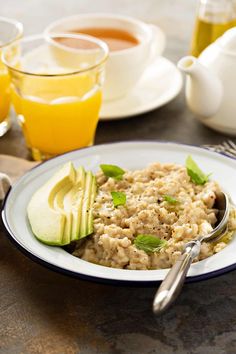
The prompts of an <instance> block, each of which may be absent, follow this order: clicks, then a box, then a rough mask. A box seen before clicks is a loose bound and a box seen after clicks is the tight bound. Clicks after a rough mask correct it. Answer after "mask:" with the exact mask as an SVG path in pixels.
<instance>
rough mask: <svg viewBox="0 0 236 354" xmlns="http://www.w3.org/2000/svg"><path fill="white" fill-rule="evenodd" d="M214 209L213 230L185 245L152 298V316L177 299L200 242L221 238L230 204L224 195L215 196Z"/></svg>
mask: <svg viewBox="0 0 236 354" xmlns="http://www.w3.org/2000/svg"><path fill="white" fill-rule="evenodd" d="M214 208H216V209H218V210H219V212H218V214H217V224H216V226H215V228H214V230H212V231H211V232H210V233H209V234H207V235H205V236H199V237H198V238H197V239H196V240H193V241H190V242H188V243H186V245H185V246H184V250H183V252H182V254H181V256H180V257H179V259H178V260H177V262H176V263H175V264H174V266H173V267H172V268H171V269H170V271H169V272H168V273H167V276H166V277H165V279H164V280H163V281H162V283H161V285H160V287H159V289H158V291H157V293H156V295H155V297H154V301H153V312H154V314H156V315H159V314H160V313H162V312H164V311H165V310H166V309H167V308H168V307H169V306H170V305H171V304H172V303H173V302H174V300H175V299H176V298H177V296H178V294H179V293H180V290H181V289H182V286H183V283H184V280H185V277H186V275H187V272H188V270H189V268H190V265H191V263H192V261H193V259H194V258H195V257H197V256H198V255H199V253H200V247H201V242H202V241H205V242H208V241H212V240H214V241H216V240H217V239H220V238H221V237H222V235H223V233H224V231H225V230H226V228H227V222H228V218H229V211H230V202H229V198H228V196H227V195H226V194H225V193H223V192H221V193H218V194H217V195H216V200H215V204H214Z"/></svg>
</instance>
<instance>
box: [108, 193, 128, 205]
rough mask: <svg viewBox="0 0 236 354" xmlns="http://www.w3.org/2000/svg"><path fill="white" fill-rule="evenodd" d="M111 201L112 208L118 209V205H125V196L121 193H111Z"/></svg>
mask: <svg viewBox="0 0 236 354" xmlns="http://www.w3.org/2000/svg"><path fill="white" fill-rule="evenodd" d="M111 196H112V200H113V204H114V207H115V208H116V207H118V206H119V205H125V203H126V195H125V193H122V192H111Z"/></svg>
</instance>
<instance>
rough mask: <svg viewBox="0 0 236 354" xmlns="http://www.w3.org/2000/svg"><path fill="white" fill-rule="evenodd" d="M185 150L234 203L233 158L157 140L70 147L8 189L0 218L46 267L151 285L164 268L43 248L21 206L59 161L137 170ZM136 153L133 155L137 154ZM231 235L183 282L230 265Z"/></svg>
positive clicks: (180, 159)
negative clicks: (122, 265)
mask: <svg viewBox="0 0 236 354" xmlns="http://www.w3.org/2000/svg"><path fill="white" fill-rule="evenodd" d="M189 154H191V155H192V156H193V158H194V159H195V160H196V162H197V163H199V164H200V165H201V167H202V169H203V170H205V171H209V172H212V178H214V179H215V180H216V181H218V182H219V184H220V185H221V186H222V187H223V189H225V191H226V192H228V193H229V195H230V196H231V198H232V200H233V202H236V189H235V179H236V161H234V160H232V159H230V158H227V157H225V156H222V155H220V154H217V153H214V152H211V151H207V150H204V149H202V148H198V147H192V146H187V145H181V144H175V143H162V142H128V143H126V142H125V143H114V144H106V145H98V146H93V147H90V148H87V149H82V150H77V151H73V152H70V153H67V154H64V155H61V156H58V157H56V158H54V159H51V160H49V161H47V162H45V163H43V164H40V165H38V166H37V167H35V168H33V169H32V170H31V171H29V172H28V173H27V174H25V175H24V176H23V177H22V178H21V179H20V180H18V182H16V183H15V185H14V186H13V187H12V188H11V190H10V191H9V193H8V195H7V196H6V198H5V201H4V204H3V208H2V219H3V223H4V226H5V228H6V231H7V233H8V235H9V237H10V239H11V240H12V241H14V243H15V244H16V245H17V246H19V248H20V249H21V250H22V251H23V252H25V253H26V254H27V255H28V256H30V257H31V258H33V259H34V260H36V261H38V262H39V263H41V264H43V265H45V266H46V267H48V268H52V269H54V270H57V271H60V272H63V273H65V274H68V275H71V276H76V277H80V278H85V279H88V280H95V281H102V282H110V283H116V284H120V283H123V284H129V285H154V284H156V283H157V282H158V281H161V280H163V278H164V277H165V275H166V274H167V271H168V270H167V269H161V270H145V271H142V270H124V269H114V268H108V267H103V266H99V265H95V264H92V263H89V262H86V261H83V260H81V259H79V258H76V257H74V256H71V255H70V254H69V253H67V252H66V251H64V249H63V248H59V247H50V246H46V245H44V244H42V243H40V242H39V241H37V239H36V238H35V237H34V236H33V234H32V232H31V229H30V226H29V223H28V220H27V216H26V207H27V204H28V202H29V199H30V197H31V195H32V194H33V193H34V191H35V190H37V189H38V188H39V186H41V185H42V184H43V183H44V182H45V181H47V180H48V178H49V177H50V176H51V175H52V174H53V173H54V172H55V171H56V170H57V169H58V168H59V167H60V166H61V165H62V164H64V163H65V162H67V161H73V163H74V164H75V166H78V165H80V164H81V165H83V166H84V167H86V169H91V170H92V171H94V172H95V171H97V170H98V166H99V164H100V163H112V164H116V165H119V166H121V167H124V168H127V169H138V168H143V167H145V166H147V164H149V163H151V162H154V161H160V162H162V163H163V162H171V163H179V164H184V162H185V159H186V156H187V155H189ZM137 157H138V158H137ZM235 249H236V238H233V239H232V241H231V242H230V243H229V245H228V246H227V247H226V248H225V249H223V250H222V251H221V252H219V253H217V254H215V255H214V256H212V257H209V258H207V259H205V260H203V261H200V262H198V263H195V264H193V265H192V266H191V268H190V271H189V273H188V277H187V281H197V280H202V279H207V278H211V277H214V276H217V275H220V274H223V273H225V272H227V271H230V270H233V269H236V252H235Z"/></svg>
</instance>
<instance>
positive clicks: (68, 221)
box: [54, 183, 73, 245]
mask: <svg viewBox="0 0 236 354" xmlns="http://www.w3.org/2000/svg"><path fill="white" fill-rule="evenodd" d="M72 186H73V184H72V183H68V184H67V185H65V186H64V187H63V188H61V189H60V190H59V191H58V193H57V194H56V196H55V199H54V208H55V209H56V210H58V211H59V212H60V213H62V214H63V215H64V216H65V227H64V232H63V237H62V241H61V244H62V245H68V244H69V243H70V238H71V227H72V215H71V212H70V210H64V198H65V196H66V194H67V193H68V192H69V190H71V189H72Z"/></svg>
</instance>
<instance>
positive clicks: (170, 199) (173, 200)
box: [163, 194, 179, 204]
mask: <svg viewBox="0 0 236 354" xmlns="http://www.w3.org/2000/svg"><path fill="white" fill-rule="evenodd" d="M163 199H164V200H165V201H166V202H168V203H170V204H177V203H179V201H178V200H177V199H176V198H174V197H171V196H170V195H167V194H165V195H163Z"/></svg>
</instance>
